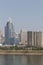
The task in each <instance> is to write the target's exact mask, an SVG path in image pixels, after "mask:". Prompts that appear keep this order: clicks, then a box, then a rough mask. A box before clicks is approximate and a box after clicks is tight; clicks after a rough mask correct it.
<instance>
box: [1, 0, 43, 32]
mask: <svg viewBox="0 0 43 65" xmlns="http://www.w3.org/2000/svg"><path fill="white" fill-rule="evenodd" d="M8 17H11V18H12V20H13V23H14V29H15V32H17V33H18V32H20V30H21V29H23V28H24V29H26V30H32V31H34V30H39V31H43V0H35V1H34V0H22V1H20V0H7V1H6V0H0V29H3V31H4V27H5V25H6V22H7V19H8Z"/></svg>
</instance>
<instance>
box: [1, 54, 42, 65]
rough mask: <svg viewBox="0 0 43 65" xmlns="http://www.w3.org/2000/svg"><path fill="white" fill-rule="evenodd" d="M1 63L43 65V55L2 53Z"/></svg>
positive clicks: (9, 64)
mask: <svg viewBox="0 0 43 65" xmlns="http://www.w3.org/2000/svg"><path fill="white" fill-rule="evenodd" d="M0 65H43V56H24V55H18V56H17V55H0Z"/></svg>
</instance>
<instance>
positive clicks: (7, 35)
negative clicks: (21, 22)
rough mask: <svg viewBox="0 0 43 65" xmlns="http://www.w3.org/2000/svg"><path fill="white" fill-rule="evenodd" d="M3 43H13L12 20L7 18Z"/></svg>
mask: <svg viewBox="0 0 43 65" xmlns="http://www.w3.org/2000/svg"><path fill="white" fill-rule="evenodd" d="M5 44H7V45H13V44H14V28H13V23H12V20H11V19H9V20H8V21H7V24H6V26H5Z"/></svg>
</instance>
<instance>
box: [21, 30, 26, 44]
mask: <svg viewBox="0 0 43 65" xmlns="http://www.w3.org/2000/svg"><path fill="white" fill-rule="evenodd" d="M20 35H21V43H22V44H26V42H27V31H26V30H21V32H20Z"/></svg>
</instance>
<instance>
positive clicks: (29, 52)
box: [0, 50, 43, 55]
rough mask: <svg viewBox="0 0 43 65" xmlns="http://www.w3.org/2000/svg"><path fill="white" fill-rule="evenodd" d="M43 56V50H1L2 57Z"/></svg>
mask: <svg viewBox="0 0 43 65" xmlns="http://www.w3.org/2000/svg"><path fill="white" fill-rule="evenodd" d="M9 54H10V55H43V50H41V51H40V50H0V55H9Z"/></svg>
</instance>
